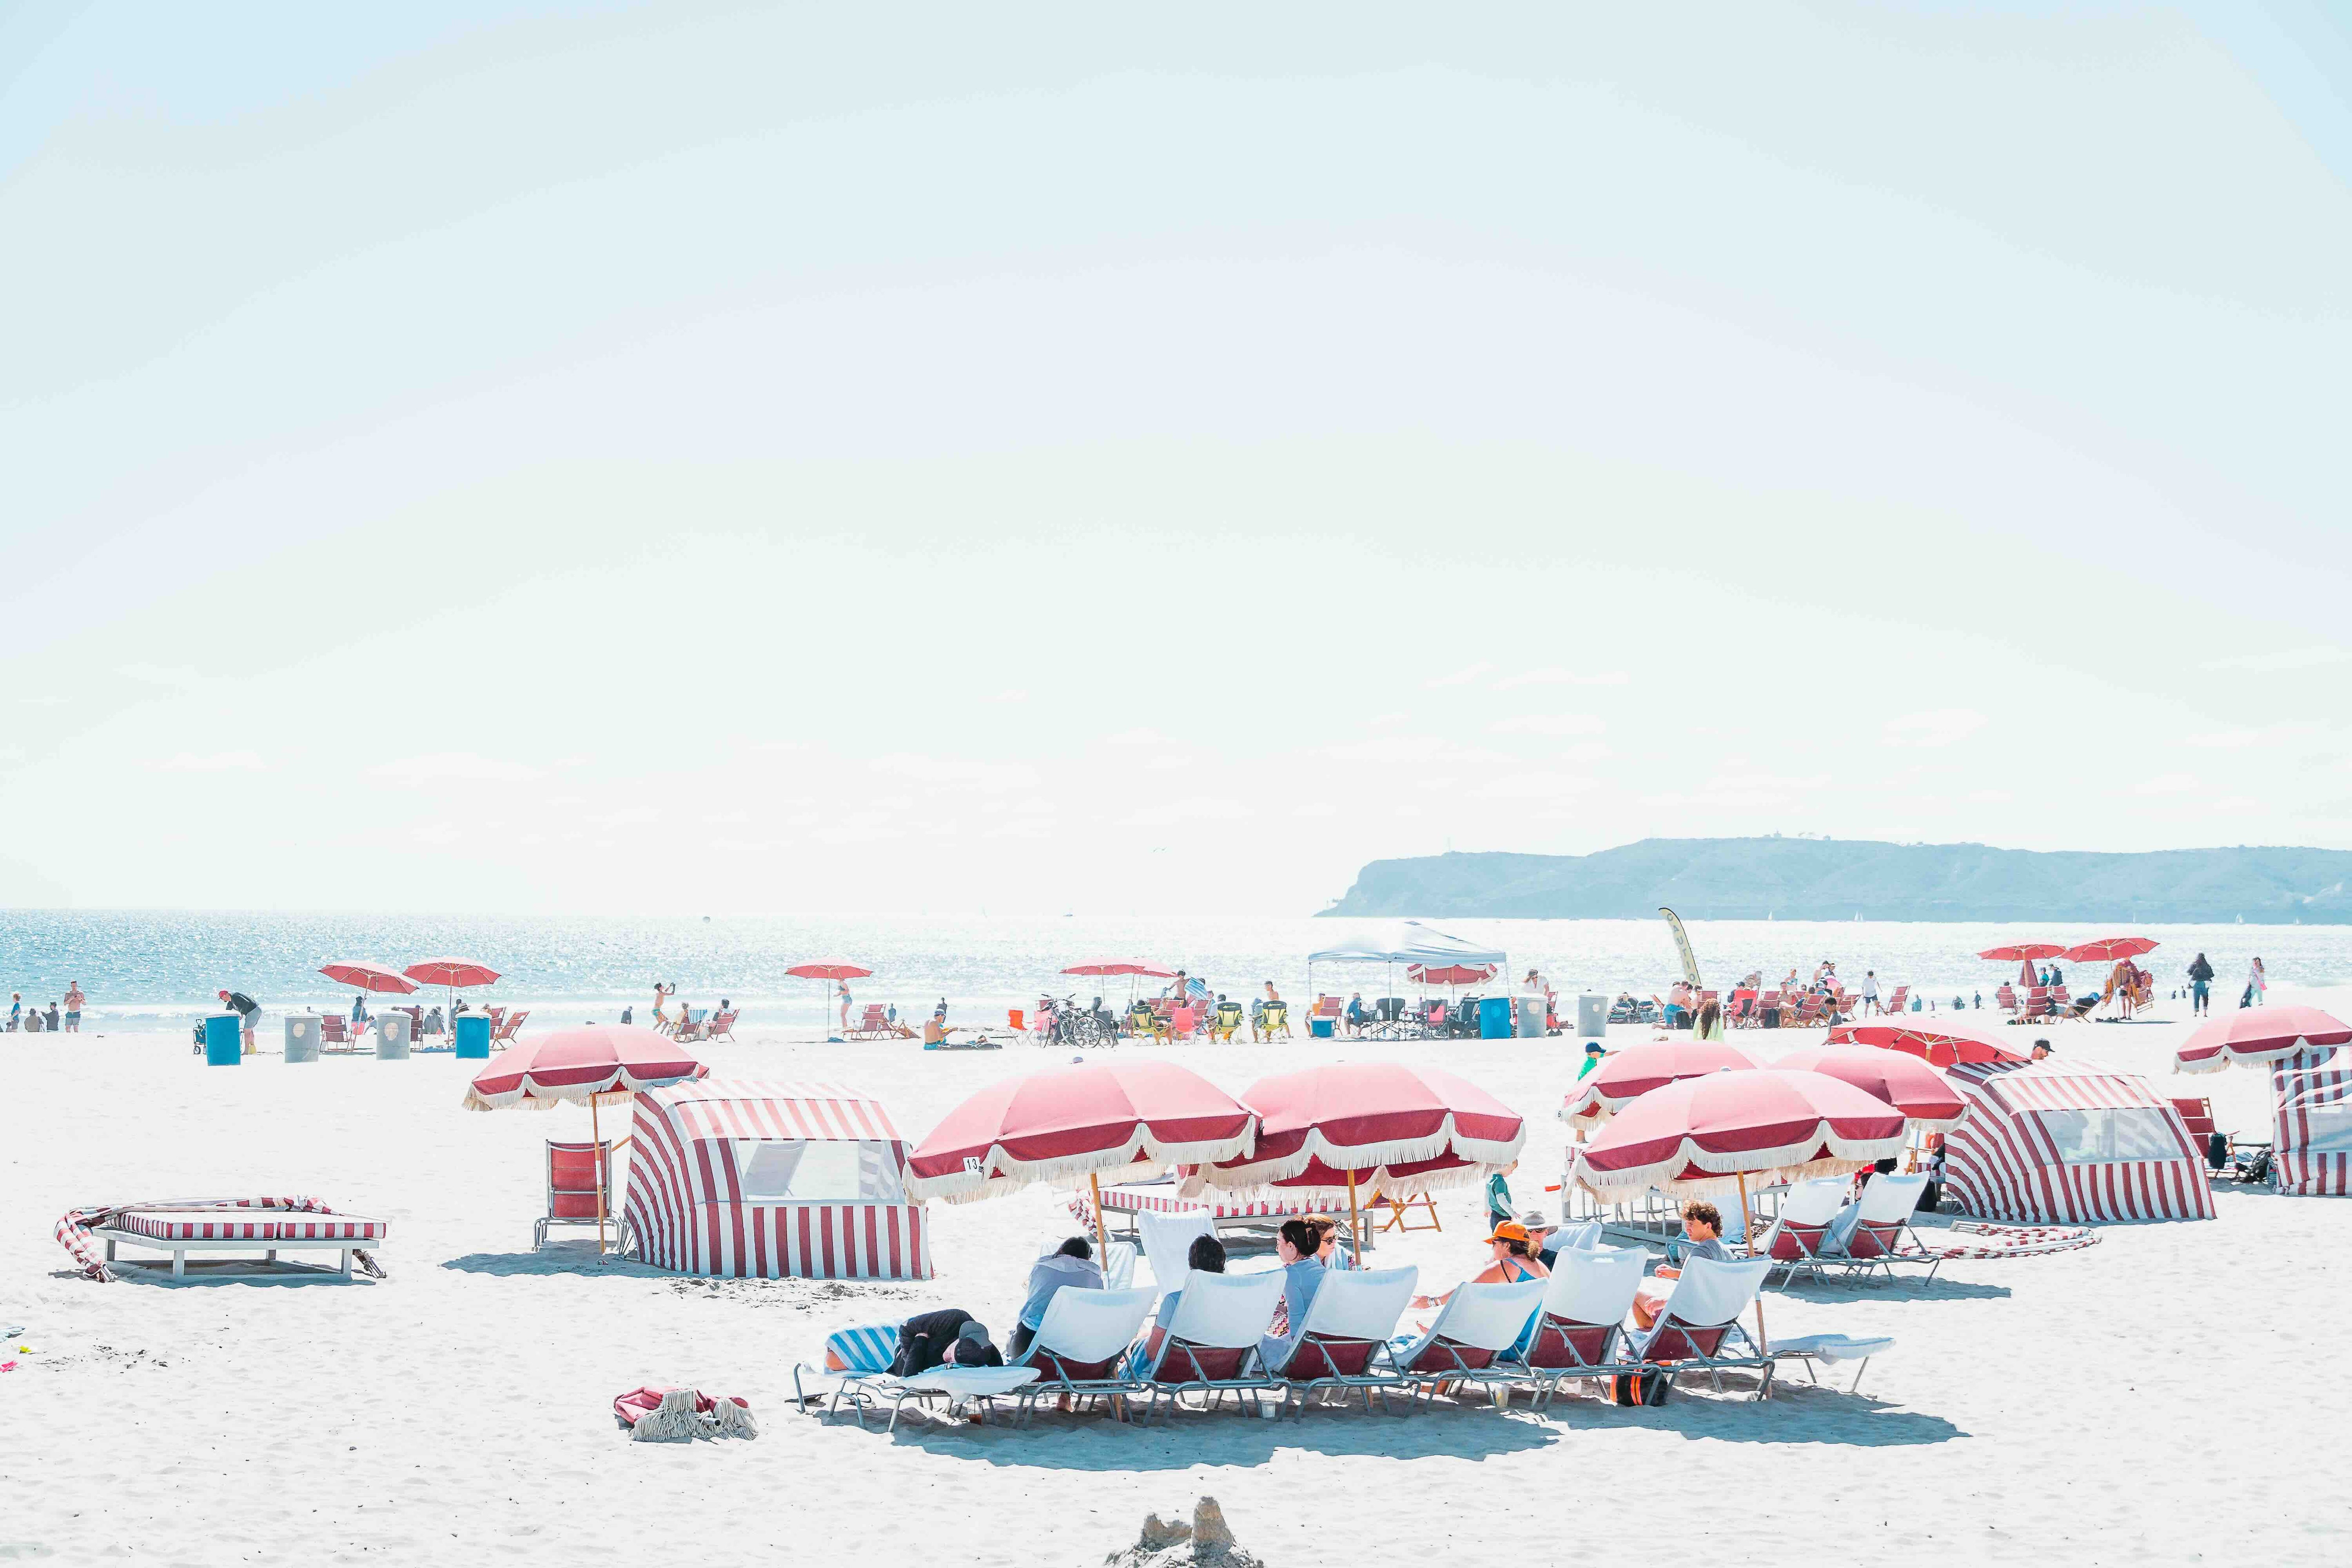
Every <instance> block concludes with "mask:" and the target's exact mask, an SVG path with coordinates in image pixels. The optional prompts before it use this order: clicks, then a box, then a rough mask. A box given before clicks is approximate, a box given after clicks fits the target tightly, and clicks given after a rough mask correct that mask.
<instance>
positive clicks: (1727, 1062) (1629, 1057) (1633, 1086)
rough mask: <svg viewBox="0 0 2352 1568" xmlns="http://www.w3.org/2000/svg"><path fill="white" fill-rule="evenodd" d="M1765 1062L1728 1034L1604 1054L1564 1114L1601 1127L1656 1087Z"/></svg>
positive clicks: (1563, 1108)
mask: <svg viewBox="0 0 2352 1568" xmlns="http://www.w3.org/2000/svg"><path fill="white" fill-rule="evenodd" d="M1763 1065H1764V1064H1763V1063H1762V1062H1760V1061H1759V1060H1757V1059H1756V1058H1754V1057H1753V1056H1750V1055H1749V1054H1748V1052H1747V1051H1746V1050H1744V1049H1742V1048H1741V1047H1738V1046H1735V1045H1732V1044H1730V1043H1729V1042H1728V1041H1725V1040H1657V1041H1653V1042H1652V1043H1650V1044H1648V1045H1642V1046H1628V1047H1625V1048H1624V1049H1623V1050H1622V1051H1619V1052H1618V1053H1617V1054H1616V1055H1615V1056H1612V1057H1609V1058H1605V1059H1604V1060H1603V1061H1602V1062H1601V1065H1600V1066H1599V1067H1597V1068H1593V1069H1592V1075H1591V1077H1590V1078H1587V1079H1585V1080H1584V1081H1583V1082H1581V1083H1580V1084H1578V1085H1577V1086H1576V1087H1575V1088H1574V1089H1570V1091H1569V1095H1568V1100H1567V1101H1566V1103H1564V1104H1563V1105H1562V1106H1561V1107H1560V1110H1559V1114H1560V1120H1561V1121H1573V1122H1577V1123H1580V1124H1581V1125H1583V1126H1586V1127H1598V1126H1599V1125H1600V1124H1601V1123H1602V1122H1604V1121H1608V1120H1609V1119H1610V1118H1611V1117H1612V1116H1614V1115H1616V1114H1617V1113H1618V1112H1619V1111H1620V1110H1623V1109H1624V1108H1625V1107H1626V1106H1628V1105H1631V1104H1633V1101H1634V1100H1639V1099H1640V1098H1641V1097H1642V1096H1643V1095H1645V1094H1647V1093H1649V1092H1650V1091H1651V1090H1652V1089H1663V1088H1664V1086H1666V1085H1667V1084H1670V1083H1675V1082H1678V1081H1680V1080H1681V1079H1686V1078H1698V1077H1700V1076H1702V1075H1703V1074H1706V1073H1711V1072H1725V1071H1730V1072H1748V1071H1752V1070H1754V1069H1755V1068H1759V1067H1761V1066H1763Z"/></svg>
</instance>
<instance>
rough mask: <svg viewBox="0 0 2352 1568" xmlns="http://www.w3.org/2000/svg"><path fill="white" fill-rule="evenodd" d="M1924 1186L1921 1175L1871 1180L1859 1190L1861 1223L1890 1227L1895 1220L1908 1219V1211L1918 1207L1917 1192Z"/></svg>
mask: <svg viewBox="0 0 2352 1568" xmlns="http://www.w3.org/2000/svg"><path fill="white" fill-rule="evenodd" d="M1926 1185H1927V1176H1926V1174H1925V1173H1917V1174H1913V1175H1908V1176H1873V1177H1871V1178H1870V1184H1869V1185H1868V1186H1866V1187H1864V1188H1863V1189H1862V1198H1861V1209H1862V1214H1861V1221H1862V1223H1863V1224H1864V1225H1893V1224H1894V1223H1895V1221H1896V1220H1899V1219H1909V1218H1910V1217H1911V1212H1912V1211H1913V1210H1914V1209H1916V1208H1917V1207H1918V1206H1919V1189H1920V1188H1922V1187H1924V1186H1926Z"/></svg>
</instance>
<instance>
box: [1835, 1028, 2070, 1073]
mask: <svg viewBox="0 0 2352 1568" xmlns="http://www.w3.org/2000/svg"><path fill="white" fill-rule="evenodd" d="M1825 1043H1826V1044H1829V1045H1832V1046H1868V1047H1872V1048H1874V1049H1876V1050H1882V1051H1901V1052H1902V1053H1903V1054H1904V1055H1905V1056H1907V1057H1916V1058H1919V1059H1920V1060H1921V1061H1923V1062H1926V1063H1927V1065H1928V1066H1929V1067H1935V1068H1948V1067H1952V1066H1954V1065H1956V1064H1958V1063H1960V1062H2021V1061H2023V1060H2024V1059H2025V1058H2023V1057H2021V1056H2020V1055H2018V1054H2017V1053H2016V1052H2015V1051H2012V1050H2011V1049H2010V1048H2009V1047H2007V1046H2004V1045H2000V1044H1999V1043H1998V1042H1996V1041H1992V1040H1988V1039H1986V1038H1984V1037H1982V1036H1980V1035H1975V1034H1970V1033H1967V1032H1965V1031H1962V1030H1958V1029H1915V1028H1913V1027H1911V1026H1909V1025H1907V1024H1840V1025H1838V1026H1836V1027H1835V1028H1833V1029H1832V1030H1831V1031H1830V1033H1829V1039H1828V1040H1827V1041H1826V1042H1825Z"/></svg>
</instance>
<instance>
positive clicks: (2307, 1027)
mask: <svg viewBox="0 0 2352 1568" xmlns="http://www.w3.org/2000/svg"><path fill="white" fill-rule="evenodd" d="M2347 1044H2352V1025H2347V1024H2346V1023H2345V1022H2344V1021H2343V1020H2342V1019H2340V1018H2338V1017H2336V1015H2334V1014H2333V1013H2328V1012H2323V1011H2322V1010H2321V1009H2319V1008H2317V1007H2242V1008H2240V1009H2239V1010H2238V1011H2237V1012H2235V1013H2232V1014H2231V1015H2229V1016H2226V1017H2221V1018H2216V1019H2214V1020H2213V1021H2212V1022H2211V1023H2210V1024H2208V1025H2206V1026H2204V1027H2203V1028H2200V1029H2199V1030H2198V1031H2197V1032H2196V1033H2195V1034H2193V1035H2190V1036H2189V1038H2188V1039H2186V1040H2184V1041H2182V1042H2181V1045H2180V1048H2179V1050H2177V1051H2175V1052H2173V1053H2172V1070H2173V1071H2175V1072H2220V1071H2221V1069H2222V1068H2226V1067H2229V1066H2231V1064H2233V1063H2241V1064H2243V1065H2245V1066H2248V1067H2259V1066H2262V1065H2263V1064H2266V1063H2269V1062H2274V1061H2279V1060H2281V1059H2283V1058H2287V1057H2291V1056H2293V1055H2294V1054H2295V1053H2296V1052H2297V1051H2303V1050H2310V1049H2313V1048H2315V1047H2326V1046H2341V1045H2347Z"/></svg>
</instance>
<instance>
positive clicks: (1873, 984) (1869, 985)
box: [1862, 969, 1879, 1015]
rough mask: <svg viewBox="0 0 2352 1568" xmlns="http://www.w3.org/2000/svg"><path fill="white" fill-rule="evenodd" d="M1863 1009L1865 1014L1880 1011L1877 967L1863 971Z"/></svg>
mask: <svg viewBox="0 0 2352 1568" xmlns="http://www.w3.org/2000/svg"><path fill="white" fill-rule="evenodd" d="M1862 1010H1863V1012H1864V1014H1865V1015H1867V1014H1871V1013H1875V1012H1877V1011H1879V1006H1878V971H1876V970H1875V969H1865V970H1864V971H1863V972H1862Z"/></svg>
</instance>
